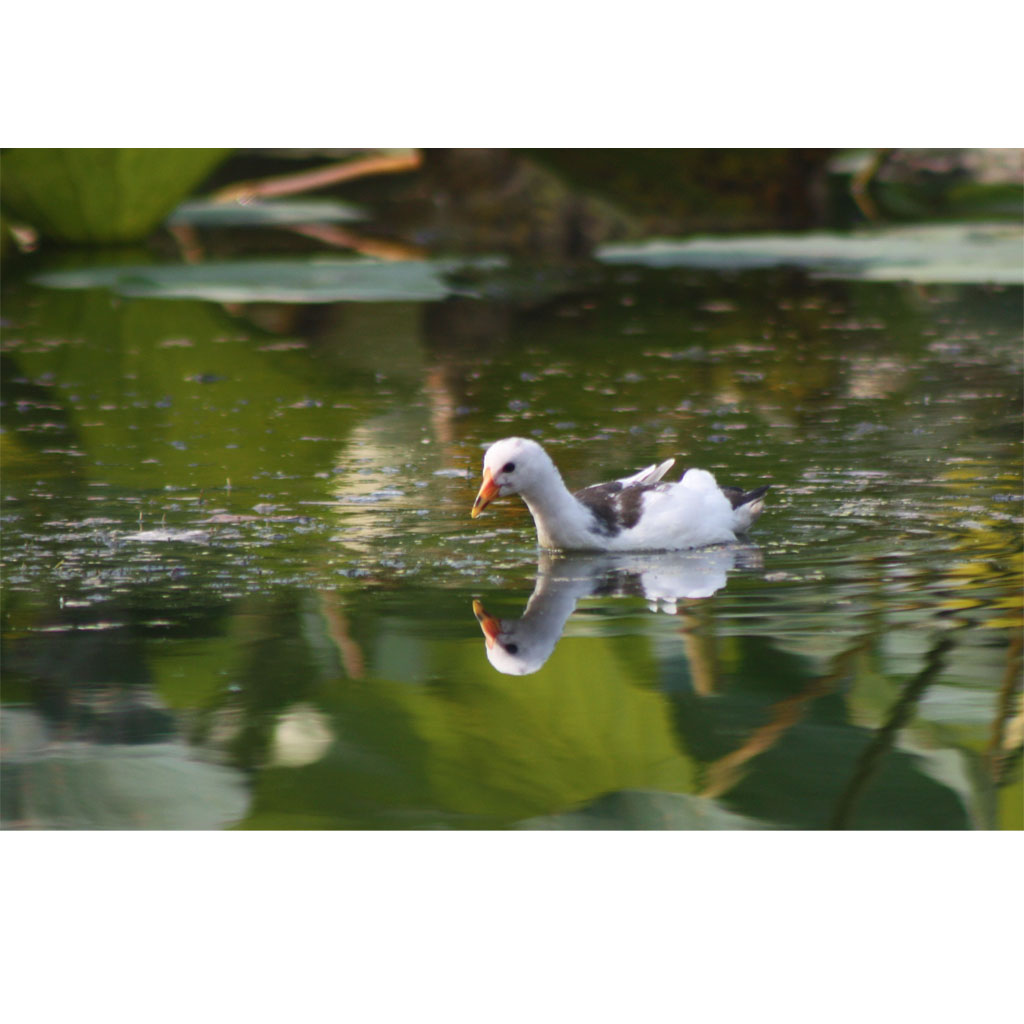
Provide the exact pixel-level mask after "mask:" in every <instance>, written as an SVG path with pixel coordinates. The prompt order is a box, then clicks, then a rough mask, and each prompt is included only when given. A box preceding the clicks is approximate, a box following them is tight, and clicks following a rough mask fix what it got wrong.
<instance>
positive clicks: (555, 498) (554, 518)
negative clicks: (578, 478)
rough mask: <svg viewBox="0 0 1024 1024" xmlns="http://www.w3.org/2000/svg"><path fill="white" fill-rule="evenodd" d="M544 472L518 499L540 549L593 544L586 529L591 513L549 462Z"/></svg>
mask: <svg viewBox="0 0 1024 1024" xmlns="http://www.w3.org/2000/svg"><path fill="white" fill-rule="evenodd" d="M549 468H550V472H545V473H543V475H541V476H539V478H538V479H537V480H536V481H535V482H534V483H533V485H532V486H530V487H528V488H526V489H524V490H522V491H521V492H520V497H521V498H522V499H523V501H525V502H526V506H527V508H529V510H530V513H531V514H532V515H533V521H534V524H535V525H536V527H537V542H538V543H539V544H540V546H541V547H542V548H567V549H574V548H582V547H587V546H588V545H592V544H593V537H592V535H591V534H590V532H589V530H588V527H589V525H590V521H591V518H592V517H591V514H590V512H589V511H588V510H587V509H586V508H585V507H584V506H583V505H581V504H580V503H579V502H578V501H577V500H576V499H575V498H574V497H573V496H572V494H571V493H570V492H569V489H568V488H567V487H566V486H565V483H564V482H563V481H562V476H561V474H560V473H559V472H558V470H557V469H556V468H555V465H554V463H549Z"/></svg>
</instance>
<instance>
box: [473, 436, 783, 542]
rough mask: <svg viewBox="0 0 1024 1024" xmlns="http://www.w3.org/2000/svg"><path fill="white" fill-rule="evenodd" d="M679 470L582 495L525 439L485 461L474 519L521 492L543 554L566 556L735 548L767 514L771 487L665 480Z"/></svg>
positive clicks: (511, 440) (498, 448)
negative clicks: (763, 513)
mask: <svg viewBox="0 0 1024 1024" xmlns="http://www.w3.org/2000/svg"><path fill="white" fill-rule="evenodd" d="M674 464H675V459H667V460H666V461H665V462H662V463H660V464H658V465H654V466H648V467H647V468H646V469H642V470H640V472H639V473H634V474H633V475H632V476H627V477H623V478H622V479H621V480H613V481H611V482H609V483H605V484H594V485H592V486H591V487H585V488H584V489H583V490H581V491H577V492H576V493H575V494H572V493H570V492H569V490H568V488H567V487H566V486H565V484H564V483H563V482H562V476H561V474H560V473H559V472H558V470H557V468H556V467H555V464H554V463H553V462H552V461H551V457H550V456H549V455H548V453H547V452H546V451H544V449H543V448H542V447H541V446H540V445H539V444H537V442H536V441H531V440H529V439H527V438H523V437H506V438H505V439H504V440H503V441H496V442H495V443H494V444H492V445H491V447H490V448H488V449H487V453H486V454H485V455H484V472H483V483H482V484H481V485H480V491H479V493H478V494H477V496H476V501H475V502H474V503H473V510H472V512H471V513H470V514H471V515H472V517H473V518H474V519H475V518H476V517H477V516H478V515H480V513H481V512H482V511H483V510H484V509H485V508H486V507H487V506H488V505H489V504H490V503H491V502H492V501H493V500H494V499H495V498H505V497H508V496H509V495H510V494H518V495H519V496H520V497H521V498H522V499H523V501H525V502H526V506H527V508H529V510H530V513H531V514H532V515H533V521H534V524H535V525H536V527H537V540H538V542H539V544H540V546H541V547H542V548H552V549H561V550H565V551H680V550H684V549H686V548H699V547H704V546H705V545H707V544H728V543H730V542H732V541H735V540H736V539H737V535H738V534H742V533H745V532H746V531H747V530H748V529H749V528H750V526H751V524H752V523H753V522H754V520H755V519H756V518H757V517H758V516H759V515H760V514H761V510H762V509H763V508H764V496H765V494H766V493H767V491H768V485H767V484H766V485H765V486H763V487H758V488H756V489H755V490H752V491H746V492H744V491H742V490H741V489H739V488H736V487H719V486H718V484H717V483H716V481H715V478H714V476H712V475H711V473H709V472H708V471H707V470H705V469H690V470H687V471H686V473H684V474H683V477H682V479H681V480H679V481H678V482H676V483H669V482H664V483H663V482H661V480H662V477H663V476H664V475H665V474H666V473H667V472H668V471H669V470H670V469H671V468H672V466H673V465H674Z"/></svg>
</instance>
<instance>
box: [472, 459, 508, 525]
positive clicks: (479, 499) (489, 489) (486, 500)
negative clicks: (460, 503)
mask: <svg viewBox="0 0 1024 1024" xmlns="http://www.w3.org/2000/svg"><path fill="white" fill-rule="evenodd" d="M499 490H500V488H499V487H498V485H497V484H496V483H495V482H494V477H493V476H491V471H490V470H489V469H484V482H483V483H482V484H481V485H480V490H479V492H478V493H477V496H476V501H474V502H473V511H472V512H470V513H469V514H470V516H471V517H472V518H473V519H476V517H477V516H478V515H480V513H481V512H483V510H484V509H485V508H487V506H488V505H490V503H491V502H492V501H494V499H495V498H496V497H497V496H498V491H499Z"/></svg>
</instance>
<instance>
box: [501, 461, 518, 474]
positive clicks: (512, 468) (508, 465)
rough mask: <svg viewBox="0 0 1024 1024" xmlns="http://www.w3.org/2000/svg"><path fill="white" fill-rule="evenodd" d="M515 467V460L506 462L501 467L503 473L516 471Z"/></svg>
mask: <svg viewBox="0 0 1024 1024" xmlns="http://www.w3.org/2000/svg"><path fill="white" fill-rule="evenodd" d="M515 468H516V464H515V463H514V462H506V463H505V465H504V466H502V467H501V471H502V473H514V472H515Z"/></svg>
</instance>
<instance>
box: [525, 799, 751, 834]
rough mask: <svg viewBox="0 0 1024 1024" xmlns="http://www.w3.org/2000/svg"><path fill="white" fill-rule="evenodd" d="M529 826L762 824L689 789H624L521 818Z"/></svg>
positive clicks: (714, 827) (701, 827)
mask: <svg viewBox="0 0 1024 1024" xmlns="http://www.w3.org/2000/svg"><path fill="white" fill-rule="evenodd" d="M523 827H524V828H532V829H689V830H695V829H699V830H701V831H705V830H717V829H749V828H763V827H764V825H763V824H762V823H760V822H756V821H754V820H753V819H752V818H745V817H743V816H742V815H740V814H733V813H732V812H731V811H727V810H725V809H724V808H723V807H720V806H719V805H718V804H717V803H716V802H715V801H714V800H709V799H708V798H707V797H700V796H691V795H689V794H688V793H660V792H643V791H633V790H631V791H627V792H622V793H612V794H610V795H609V796H605V797H601V799H599V800H596V801H595V802H594V803H592V804H590V805H589V806H587V807H584V808H582V809H580V810H579V811H569V812H568V813H566V814H552V815H548V816H547V817H542V818H532V819H530V820H529V821H525V822H523Z"/></svg>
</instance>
